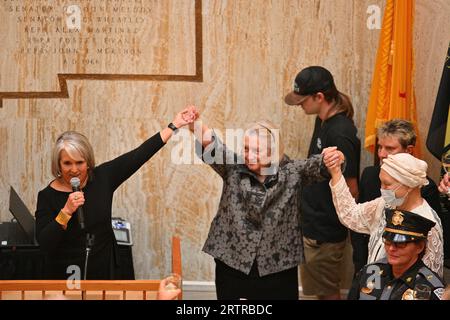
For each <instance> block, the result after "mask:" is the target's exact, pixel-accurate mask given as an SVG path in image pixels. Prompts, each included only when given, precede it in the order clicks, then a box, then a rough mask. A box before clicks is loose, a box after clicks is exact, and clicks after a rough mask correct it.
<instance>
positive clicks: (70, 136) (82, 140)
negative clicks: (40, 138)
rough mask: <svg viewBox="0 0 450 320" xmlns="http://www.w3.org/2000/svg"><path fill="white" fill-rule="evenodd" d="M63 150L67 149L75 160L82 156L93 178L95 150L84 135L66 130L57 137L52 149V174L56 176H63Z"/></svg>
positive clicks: (90, 176) (89, 174)
mask: <svg viewBox="0 0 450 320" xmlns="http://www.w3.org/2000/svg"><path fill="white" fill-rule="evenodd" d="M62 150H65V151H66V152H67V153H68V154H69V156H70V157H71V158H73V159H75V160H78V159H79V158H80V157H81V158H82V159H83V160H85V161H86V163H87V166H88V176H89V178H92V171H93V169H94V167H95V158H94V151H93V149H92V146H91V144H90V143H89V141H88V139H87V138H86V137H85V136H84V135H82V134H81V133H79V132H76V131H66V132H64V133H62V134H61V135H60V136H59V137H58V139H56V142H55V146H54V147H53V151H52V174H53V176H54V177H55V178H58V177H60V176H61V167H60V160H61V151H62Z"/></svg>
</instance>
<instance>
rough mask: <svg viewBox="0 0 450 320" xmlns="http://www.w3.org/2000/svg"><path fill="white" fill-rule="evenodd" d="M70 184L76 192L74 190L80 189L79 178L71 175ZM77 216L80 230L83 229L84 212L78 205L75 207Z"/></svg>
mask: <svg viewBox="0 0 450 320" xmlns="http://www.w3.org/2000/svg"><path fill="white" fill-rule="evenodd" d="M70 184H71V185H72V191H73V192H76V191H81V188H80V179H79V178H77V177H73V178H72V179H70ZM77 216H78V223H79V224H80V228H81V230H84V229H85V226H84V213H83V207H82V206H79V207H78V209H77Z"/></svg>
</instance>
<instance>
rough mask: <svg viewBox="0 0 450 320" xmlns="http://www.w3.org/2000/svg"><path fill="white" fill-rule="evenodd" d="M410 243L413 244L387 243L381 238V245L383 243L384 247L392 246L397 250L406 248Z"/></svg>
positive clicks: (387, 241)
mask: <svg viewBox="0 0 450 320" xmlns="http://www.w3.org/2000/svg"><path fill="white" fill-rule="evenodd" d="M411 242H414V241H407V242H393V241H389V240H386V239H385V238H383V243H384V244H385V245H386V246H388V247H391V246H394V247H396V248H397V249H404V248H406V246H407V245H408V243H411Z"/></svg>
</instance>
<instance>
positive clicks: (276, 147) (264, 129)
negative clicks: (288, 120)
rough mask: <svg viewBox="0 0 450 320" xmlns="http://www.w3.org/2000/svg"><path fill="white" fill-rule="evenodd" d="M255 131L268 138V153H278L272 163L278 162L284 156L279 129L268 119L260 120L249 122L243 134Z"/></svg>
mask: <svg viewBox="0 0 450 320" xmlns="http://www.w3.org/2000/svg"><path fill="white" fill-rule="evenodd" d="M254 133H257V134H258V135H259V137H266V138H269V139H267V141H269V143H270V146H269V149H270V155H271V158H272V156H273V155H274V154H277V155H278V159H277V161H274V162H272V163H274V164H278V163H279V162H280V161H281V159H282V158H283V156H284V148H283V144H282V137H281V130H280V128H279V127H277V126H275V125H274V124H273V123H272V122H271V121H269V120H260V121H256V122H253V123H251V124H249V125H248V126H247V128H246V130H245V135H246V136H247V135H251V134H254Z"/></svg>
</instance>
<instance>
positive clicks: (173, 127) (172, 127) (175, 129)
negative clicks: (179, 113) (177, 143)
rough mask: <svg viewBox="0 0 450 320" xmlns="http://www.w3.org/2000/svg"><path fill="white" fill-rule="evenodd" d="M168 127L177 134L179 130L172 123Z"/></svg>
mask: <svg viewBox="0 0 450 320" xmlns="http://www.w3.org/2000/svg"><path fill="white" fill-rule="evenodd" d="M167 127H169V128H170V129H172V130H173V132H176V131H177V130H178V128H177V127H176V126H175V125H174V124H173V123H172V122H171V123H169V125H168V126H167Z"/></svg>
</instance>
